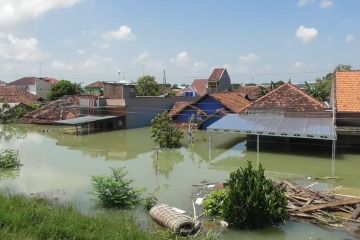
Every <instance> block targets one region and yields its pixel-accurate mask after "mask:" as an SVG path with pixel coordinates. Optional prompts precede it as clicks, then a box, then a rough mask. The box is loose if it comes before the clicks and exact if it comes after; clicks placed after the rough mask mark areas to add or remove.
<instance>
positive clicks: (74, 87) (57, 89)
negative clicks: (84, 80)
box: [48, 80, 83, 100]
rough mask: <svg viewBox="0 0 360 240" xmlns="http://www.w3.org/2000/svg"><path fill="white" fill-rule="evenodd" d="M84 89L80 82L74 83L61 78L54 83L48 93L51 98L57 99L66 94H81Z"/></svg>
mask: <svg viewBox="0 0 360 240" xmlns="http://www.w3.org/2000/svg"><path fill="white" fill-rule="evenodd" d="M82 92H83V90H82V89H81V86H80V84H78V83H72V82H70V81H68V80H60V81H59V82H58V83H56V84H54V85H53V86H52V87H51V89H50V92H49V94H48V99H49V100H56V99H59V98H61V97H62V96H65V95H74V94H80V93H82Z"/></svg>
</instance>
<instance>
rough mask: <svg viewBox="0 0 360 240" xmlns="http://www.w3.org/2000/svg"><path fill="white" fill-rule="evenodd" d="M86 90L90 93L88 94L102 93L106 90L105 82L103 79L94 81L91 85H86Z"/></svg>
mask: <svg viewBox="0 0 360 240" xmlns="http://www.w3.org/2000/svg"><path fill="white" fill-rule="evenodd" d="M84 90H85V93H88V94H98V95H101V94H103V92H104V82H101V81H97V82H93V83H91V84H89V85H86V86H85V88H84Z"/></svg>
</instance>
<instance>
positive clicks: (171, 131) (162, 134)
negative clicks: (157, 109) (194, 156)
mask: <svg viewBox="0 0 360 240" xmlns="http://www.w3.org/2000/svg"><path fill="white" fill-rule="evenodd" d="M151 137H152V138H154V141H155V142H156V143H158V144H159V145H160V147H161V148H177V147H180V146H181V142H180V140H181V139H182V138H183V137H184V134H183V132H182V131H181V130H180V129H178V128H175V127H174V126H172V125H171V119H170V117H169V116H168V115H167V113H166V112H164V113H162V114H159V115H157V116H156V117H155V118H154V119H153V120H152V121H151Z"/></svg>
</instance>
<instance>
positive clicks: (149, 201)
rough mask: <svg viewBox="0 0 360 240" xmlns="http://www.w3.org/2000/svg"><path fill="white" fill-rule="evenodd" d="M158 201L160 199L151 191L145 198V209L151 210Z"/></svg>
mask: <svg viewBox="0 0 360 240" xmlns="http://www.w3.org/2000/svg"><path fill="white" fill-rule="evenodd" d="M157 201H158V199H157V198H156V196H155V195H154V194H153V193H150V194H149V195H148V196H147V197H146V198H145V203H144V208H145V210H147V211H149V210H150V209H151V208H152V207H154V206H155V205H156V203H157Z"/></svg>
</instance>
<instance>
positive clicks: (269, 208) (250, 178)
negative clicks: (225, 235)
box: [224, 162, 288, 229]
mask: <svg viewBox="0 0 360 240" xmlns="http://www.w3.org/2000/svg"><path fill="white" fill-rule="evenodd" d="M286 207H287V201H286V197H285V195H284V193H283V192H281V191H280V190H279V189H277V188H276V187H275V186H274V185H273V183H272V181H271V180H270V179H268V178H266V177H265V175H264V168H263V167H262V166H261V164H260V166H259V168H258V169H257V170H256V169H253V168H252V165H251V162H248V164H247V167H245V168H241V169H238V170H237V171H235V172H232V173H230V179H229V192H228V196H227V197H226V199H225V201H224V218H225V220H226V221H227V222H229V224H230V225H232V226H234V227H239V228H242V229H255V228H260V227H264V226H267V225H279V224H281V223H283V222H284V221H285V219H286V218H287V217H288V215H287V209H286Z"/></svg>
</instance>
